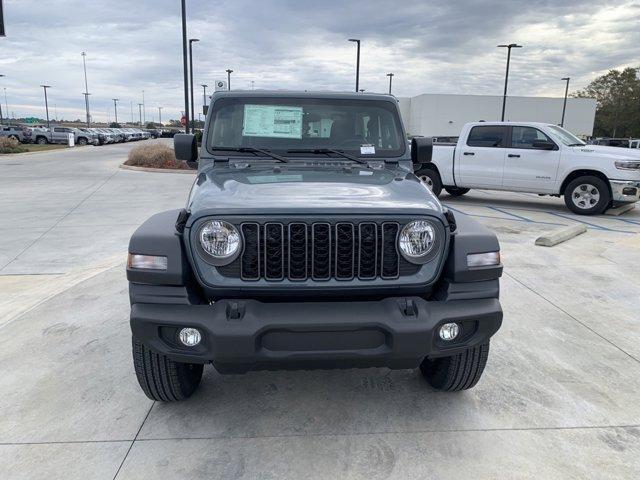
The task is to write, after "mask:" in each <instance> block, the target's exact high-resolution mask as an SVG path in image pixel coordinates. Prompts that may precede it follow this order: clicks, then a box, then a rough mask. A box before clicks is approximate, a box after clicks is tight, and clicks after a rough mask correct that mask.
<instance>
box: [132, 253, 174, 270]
mask: <svg viewBox="0 0 640 480" xmlns="http://www.w3.org/2000/svg"><path fill="white" fill-rule="evenodd" d="M127 267H129V268H140V269H142V270H166V269H167V257H158V256H154V255H140V254H137V253H130V254H129V258H128V259H127Z"/></svg>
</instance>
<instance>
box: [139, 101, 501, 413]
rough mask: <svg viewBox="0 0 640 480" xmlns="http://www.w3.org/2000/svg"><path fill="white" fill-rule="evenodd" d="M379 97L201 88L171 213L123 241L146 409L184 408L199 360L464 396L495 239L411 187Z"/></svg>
mask: <svg viewBox="0 0 640 480" xmlns="http://www.w3.org/2000/svg"><path fill="white" fill-rule="evenodd" d="M405 138H406V137H405V132H404V129H403V126H402V121H401V120H400V115H399V110H398V103H397V100H396V99H395V98H394V97H392V96H388V95H373V94H342V93H340V94H338V93H307V92H304V93H282V92H257V91H251V92H233V91H232V92H216V93H215V94H214V96H213V97H212V100H211V105H210V107H209V110H208V113H207V122H206V127H205V129H204V135H203V138H202V147H201V148H200V152H199V155H198V147H197V144H196V141H195V138H194V136H192V135H176V137H175V140H174V141H175V151H176V157H177V158H179V159H182V160H186V161H187V162H189V163H190V164H191V165H192V166H194V167H195V166H196V165H197V168H198V172H197V176H196V179H195V182H194V184H193V187H192V188H191V193H190V194H189V199H188V201H187V205H186V208H185V209H182V210H171V211H168V212H162V213H158V214H157V215H154V216H153V217H151V218H150V219H149V220H147V221H146V222H145V223H144V224H143V225H142V226H140V227H139V228H138V229H137V230H136V232H135V233H134V235H133V237H132V238H131V241H130V244H129V260H128V265H127V278H128V280H129V293H130V301H131V331H132V334H133V335H132V337H133V360H134V365H135V370H136V374H137V377H138V381H139V382H140V386H141V387H142V389H143V390H144V392H145V393H146V394H147V396H148V397H149V398H151V399H154V400H160V401H176V400H183V399H185V398H188V397H189V396H190V395H191V394H192V393H193V392H194V391H195V389H196V388H197V386H198V384H199V383H200V380H201V377H202V371H203V366H204V364H208V363H211V364H213V366H214V367H215V369H216V370H217V371H218V372H219V373H223V374H226V373H242V372H247V371H249V370H258V369H269V370H271V369H314V368H354V367H388V368H394V369H401V368H405V369H407V368H417V367H419V368H420V371H421V372H422V374H423V375H424V377H425V378H426V380H427V381H428V382H429V384H431V385H432V386H433V387H434V388H436V389H440V390H447V391H457V390H463V389H467V388H470V387H473V386H474V385H475V384H476V382H477V381H478V380H479V378H480V376H481V375H482V372H483V370H484V367H485V364H486V362H487V356H488V353H489V339H490V337H491V336H492V335H493V334H494V333H495V332H496V331H497V330H498V329H499V328H500V325H501V322H502V311H501V308H500V303H499V301H498V293H499V283H498V282H499V277H500V276H501V274H502V265H501V263H500V253H499V248H500V247H499V245H498V240H497V238H496V236H495V235H494V234H493V233H491V232H490V231H489V230H487V229H486V228H485V227H484V226H482V225H480V224H478V223H476V222H475V221H473V220H471V219H470V218H469V217H467V216H465V215H454V213H453V212H451V211H450V210H448V209H446V208H444V207H443V206H442V205H441V204H440V203H439V202H438V200H437V199H436V198H435V197H434V196H433V195H432V194H431V192H430V191H429V190H428V189H427V187H425V186H424V185H423V184H422V183H421V182H420V181H419V180H418V178H417V177H416V176H415V175H414V174H413V171H414V168H419V167H420V166H421V165H422V164H423V163H426V162H429V161H430V158H431V151H432V146H431V141H430V140H429V139H426V138H415V139H413V141H412V145H411V148H409V146H408V144H407V141H406V140H405Z"/></svg>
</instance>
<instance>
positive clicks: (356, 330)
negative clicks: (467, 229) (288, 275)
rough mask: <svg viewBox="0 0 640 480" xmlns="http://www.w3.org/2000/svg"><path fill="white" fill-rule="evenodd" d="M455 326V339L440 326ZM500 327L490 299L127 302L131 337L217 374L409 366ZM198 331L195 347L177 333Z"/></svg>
mask: <svg viewBox="0 0 640 480" xmlns="http://www.w3.org/2000/svg"><path fill="white" fill-rule="evenodd" d="M448 322H456V323H458V324H459V325H460V327H461V333H460V334H459V335H458V338H457V339H456V340H454V341H451V342H444V341H442V340H440V338H439V336H438V329H439V327H440V326H441V325H442V324H444V323H448ZM501 323H502V310H501V308H500V303H499V301H498V299H496V298H482V299H471V300H454V301H433V302H432V301H426V300H424V299H422V298H419V297H390V298H385V299H382V300H376V301H361V302H287V303H263V302H258V301H256V300H219V301H217V302H215V303H214V304H213V305H174V304H171V305H167V304H148V303H134V304H133V305H132V306H131V330H132V332H133V335H134V336H135V337H136V338H137V339H138V340H140V341H142V342H143V343H144V344H145V345H147V346H149V347H150V348H152V349H154V350H156V351H158V352H160V353H162V354H164V355H167V356H168V357H170V358H172V359H174V360H176V361H178V362H188V363H208V362H212V363H213V364H214V365H215V367H216V369H217V370H218V371H219V372H221V373H241V372H246V371H249V370H261V369H312V368H353V367H389V368H415V367H417V366H418V365H419V364H420V363H421V362H422V360H423V359H424V358H425V357H439V356H448V355H453V354H456V353H459V352H461V351H463V350H465V349H467V348H469V347H473V346H476V345H478V344H481V343H484V342H485V341H487V340H488V339H489V338H490V337H491V336H492V335H493V334H494V333H495V332H496V331H497V330H498V329H499V328H500V325H501ZM184 327H194V328H197V329H198V330H200V332H201V334H202V341H201V342H200V344H199V345H197V346H196V347H191V348H188V347H184V346H181V344H180V342H179V341H178V332H179V331H180V329H181V328H184Z"/></svg>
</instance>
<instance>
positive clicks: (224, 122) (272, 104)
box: [208, 97, 405, 157]
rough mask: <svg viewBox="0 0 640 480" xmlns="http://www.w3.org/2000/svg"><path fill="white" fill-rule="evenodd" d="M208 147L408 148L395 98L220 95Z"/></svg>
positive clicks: (376, 153)
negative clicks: (385, 99)
mask: <svg viewBox="0 0 640 480" xmlns="http://www.w3.org/2000/svg"><path fill="white" fill-rule="evenodd" d="M208 147H209V149H210V150H221V149H222V150H223V149H229V150H230V151H231V152H232V151H233V150H237V149H246V148H260V149H264V150H269V151H272V152H275V153H278V154H282V155H286V154H289V155H301V154H302V152H292V150H298V151H300V150H308V151H310V152H308V153H314V152H313V150H318V151H321V150H323V151H327V150H328V149H333V150H340V151H342V152H345V153H348V154H352V155H354V156H358V157H359V156H363V157H398V156H401V155H402V154H404V152H405V142H404V141H403V135H402V129H401V126H400V119H399V117H398V110H397V108H396V106H395V105H394V104H393V103H392V102H389V101H384V100H358V99H336V98H283V97H280V98H256V97H249V98H222V99H220V100H217V101H216V102H215V103H214V106H213V111H212V114H211V121H210V124H209V133H208ZM316 153H317V152H316ZM225 154H226V152H225Z"/></svg>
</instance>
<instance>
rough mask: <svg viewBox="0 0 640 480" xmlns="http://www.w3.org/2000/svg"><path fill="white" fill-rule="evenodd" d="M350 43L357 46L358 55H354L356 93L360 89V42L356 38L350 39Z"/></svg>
mask: <svg viewBox="0 0 640 480" xmlns="http://www.w3.org/2000/svg"><path fill="white" fill-rule="evenodd" d="M349 41H350V42H355V43H356V44H357V45H358V53H357V54H356V92H357V91H358V90H359V89H360V40H359V39H357V38H350V39H349Z"/></svg>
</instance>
